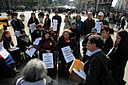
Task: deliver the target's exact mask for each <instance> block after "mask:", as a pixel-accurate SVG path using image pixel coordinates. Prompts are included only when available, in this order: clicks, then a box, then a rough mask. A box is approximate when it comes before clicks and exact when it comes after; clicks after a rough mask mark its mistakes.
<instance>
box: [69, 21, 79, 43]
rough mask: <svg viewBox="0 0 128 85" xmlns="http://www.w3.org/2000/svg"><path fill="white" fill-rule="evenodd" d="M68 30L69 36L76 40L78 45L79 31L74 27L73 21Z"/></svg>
mask: <svg viewBox="0 0 128 85" xmlns="http://www.w3.org/2000/svg"><path fill="white" fill-rule="evenodd" d="M70 30H71V31H72V33H71V34H70V36H71V38H74V39H75V40H76V41H77V44H78V45H79V41H80V32H79V30H77V29H76V24H75V23H72V25H71V28H70Z"/></svg>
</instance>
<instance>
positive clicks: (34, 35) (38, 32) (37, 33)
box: [31, 29, 43, 42]
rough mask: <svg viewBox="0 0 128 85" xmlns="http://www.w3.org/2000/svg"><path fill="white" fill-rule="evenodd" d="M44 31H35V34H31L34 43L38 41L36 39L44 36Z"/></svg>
mask: <svg viewBox="0 0 128 85" xmlns="http://www.w3.org/2000/svg"><path fill="white" fill-rule="evenodd" d="M42 33H43V31H41V30H38V29H37V30H34V31H33V33H32V34H31V38H32V42H34V41H35V40H36V38H40V37H41V36H42Z"/></svg>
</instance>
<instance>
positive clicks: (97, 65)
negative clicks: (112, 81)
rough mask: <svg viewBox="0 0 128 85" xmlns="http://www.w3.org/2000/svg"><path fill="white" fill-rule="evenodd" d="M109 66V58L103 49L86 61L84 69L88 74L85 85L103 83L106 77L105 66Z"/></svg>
mask: <svg viewBox="0 0 128 85" xmlns="http://www.w3.org/2000/svg"><path fill="white" fill-rule="evenodd" d="M101 61H102V62H104V65H105V66H108V59H107V57H106V56H105V54H104V53H103V52H102V51H99V52H97V53H95V54H93V55H91V57H90V58H89V60H88V61H86V62H85V66H84V71H85V73H86V75H87V77H86V81H85V83H84V85H103V84H102V82H103V81H104V80H105V79H104V78H105V77H106V75H105V74H106V70H105V68H104V66H103V63H102V62H101Z"/></svg>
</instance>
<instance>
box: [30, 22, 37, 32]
mask: <svg viewBox="0 0 128 85" xmlns="http://www.w3.org/2000/svg"><path fill="white" fill-rule="evenodd" d="M35 25H36V24H35V23H32V24H30V25H29V28H30V31H31V33H33V32H34V30H36V27H35Z"/></svg>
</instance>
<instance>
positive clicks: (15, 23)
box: [11, 19, 24, 31]
mask: <svg viewBox="0 0 128 85" xmlns="http://www.w3.org/2000/svg"><path fill="white" fill-rule="evenodd" d="M11 25H12V27H13V29H14V31H15V30H17V31H21V30H22V29H24V24H23V22H22V21H21V20H20V19H17V20H15V19H12V21H11Z"/></svg>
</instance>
